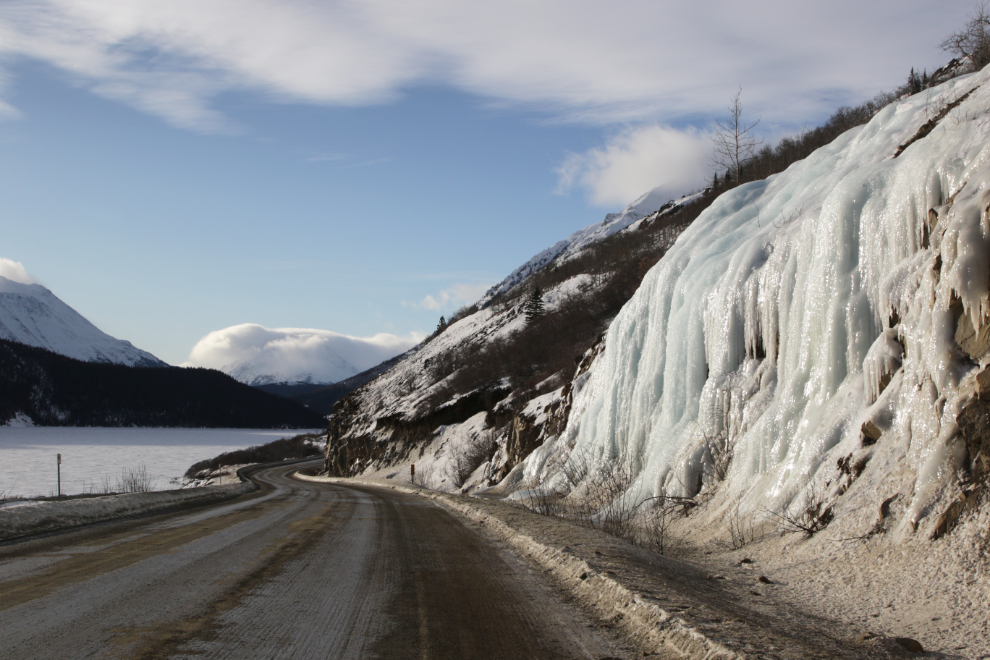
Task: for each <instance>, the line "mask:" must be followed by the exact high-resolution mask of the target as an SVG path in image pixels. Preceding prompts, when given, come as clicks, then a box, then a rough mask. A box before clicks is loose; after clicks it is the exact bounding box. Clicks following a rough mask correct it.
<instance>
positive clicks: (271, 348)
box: [183, 323, 423, 385]
mask: <svg viewBox="0 0 990 660" xmlns="http://www.w3.org/2000/svg"><path fill="white" fill-rule="evenodd" d="M422 340H423V336H422V335H421V334H418V333H413V334H410V335H408V336H406V337H399V336H396V335H391V334H386V333H380V334H377V335H374V336H372V337H350V336H348V335H342V334H338V333H336V332H330V331H329V330H315V329H310V328H266V327H264V326H261V325H258V324H257V323H242V324H241V325H235V326H231V327H229V328H224V329H222V330H216V331H214V332H211V333H209V334H208V335H206V336H205V337H203V338H202V339H200V340H199V341H198V342H197V343H196V345H195V346H194V347H193V349H192V351H191V352H190V354H189V360H188V361H187V362H186V363H185V364H184V365H183V366H196V367H210V368H213V369H220V370H221V371H224V372H226V373H229V374H230V375H231V376H233V377H234V378H237V379H238V380H240V381H241V382H245V383H248V384H249V385H263V384H266V383H278V382H289V383H294V382H303V383H335V382H337V381H340V380H343V379H345V378H349V377H350V376H353V375H355V374H357V373H360V372H362V371H364V370H366V369H370V368H371V367H373V366H375V365H377V364H379V363H381V362H383V361H385V360H387V359H389V358H391V357H394V356H396V355H398V354H400V353H403V352H405V351H407V350H408V349H410V348H412V347H413V346H415V345H416V344H417V343H419V342H420V341H422Z"/></svg>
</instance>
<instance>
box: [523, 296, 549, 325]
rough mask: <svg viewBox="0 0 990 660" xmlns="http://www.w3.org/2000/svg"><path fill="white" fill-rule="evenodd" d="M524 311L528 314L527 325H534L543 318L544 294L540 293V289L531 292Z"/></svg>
mask: <svg viewBox="0 0 990 660" xmlns="http://www.w3.org/2000/svg"><path fill="white" fill-rule="evenodd" d="M523 310H524V311H525V313H526V323H532V322H533V321H535V320H536V319H538V318H539V317H541V316H543V312H544V309H543V292H542V291H540V287H536V288H534V289H533V290H532V291H530V293H529V298H527V300H526V304H525V305H524V306H523Z"/></svg>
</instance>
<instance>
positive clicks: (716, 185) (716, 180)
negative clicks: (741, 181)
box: [712, 172, 718, 190]
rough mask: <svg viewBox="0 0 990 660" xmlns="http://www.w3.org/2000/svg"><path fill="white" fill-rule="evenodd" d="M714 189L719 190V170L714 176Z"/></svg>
mask: <svg viewBox="0 0 990 660" xmlns="http://www.w3.org/2000/svg"><path fill="white" fill-rule="evenodd" d="M712 190H718V172H716V173H715V176H713V177H712Z"/></svg>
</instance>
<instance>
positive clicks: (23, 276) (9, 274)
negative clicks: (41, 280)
mask: <svg viewBox="0 0 990 660" xmlns="http://www.w3.org/2000/svg"><path fill="white" fill-rule="evenodd" d="M0 277H6V278H7V279H8V280H12V281H14V282H20V283H21V284H36V283H37V280H36V279H34V278H33V277H31V276H30V275H29V274H28V272H27V270H25V268H24V264H22V263H21V262H20V261H14V260H13V259H6V258H4V257H0Z"/></svg>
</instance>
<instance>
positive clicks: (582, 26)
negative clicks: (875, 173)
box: [0, 0, 972, 132]
mask: <svg viewBox="0 0 990 660" xmlns="http://www.w3.org/2000/svg"><path fill="white" fill-rule="evenodd" d="M971 5H972V2H970V0H965V1H964V0H951V1H949V2H943V3H931V2H929V1H928V0H877V1H875V2H870V3H862V2H858V1H857V2H854V1H853V0H835V2H833V3H832V4H831V5H830V6H829V11H827V12H817V13H816V15H815V17H814V19H813V20H809V18H808V13H807V7H806V6H804V5H802V4H801V3H793V2H785V1H784V0H755V1H754V2H750V3H745V4H740V3H738V2H731V1H730V0H713V1H712V2H708V3H703V4H699V3H693V4H692V3H681V4H677V3H658V2H654V3H649V2H641V1H640V0H615V1H614V2H609V3H591V2H584V1H579V2H576V3H575V2H574V1H573V0H527V1H526V2H523V1H522V0H507V1H505V2H489V3H470V2H463V0H428V1H426V2H407V1H405V0H367V1H365V2H359V3H358V2H346V1H343V0H329V1H326V2H319V3H317V2H312V1H311V0H277V1H276V0H170V1H169V2H95V1H92V0H82V1H81V0H9V1H8V2H5V3H3V5H2V6H0V58H2V62H3V67H4V68H5V69H6V70H7V72H8V73H9V72H10V71H16V63H17V61H18V60H20V59H25V58H29V59H32V60H36V61H42V62H45V63H47V64H50V65H51V66H54V67H56V68H58V69H61V70H62V71H64V72H66V73H67V74H69V75H70V76H71V77H72V79H73V80H74V81H75V82H76V83H77V84H79V85H81V86H84V87H87V88H88V89H90V90H92V91H93V92H94V93H96V94H100V95H102V96H106V97H108V98H113V99H117V100H119V101H121V102H124V103H127V104H130V105H132V106H134V107H136V108H139V109H141V110H143V111H145V112H149V113H152V114H155V115H158V116H160V117H162V118H163V119H165V120H167V121H169V122H171V123H173V124H175V125H177V126H182V127H186V128H190V129H194V130H199V131H208V132H211V131H225V130H231V126H230V122H229V121H228V120H227V119H226V118H224V117H223V116H222V115H221V114H219V113H218V112H217V110H216V109H215V107H214V106H215V99H216V97H217V96H219V95H222V94H224V93H225V92H230V91H253V92H257V93H259V94H261V95H263V97H265V98H268V99H271V100H273V101H277V102H303V103H315V104H332V105H346V106H357V105H367V104H373V103H382V102H387V101H389V100H391V99H394V98H395V97H396V96H397V95H398V94H400V93H401V91H402V90H403V89H408V88H410V87H411V86H414V85H416V84H419V83H427V84H442V85H448V86H452V87H455V88H458V89H461V90H464V91H467V92H470V93H474V94H478V95H480V96H482V97H483V98H486V99H489V100H490V101H491V102H493V103H496V104H507V105H513V104H515V105H522V106H526V107H532V108H536V109H538V110H540V111H541V112H544V113H547V114H548V115H549V116H554V117H563V118H567V119H569V120H576V121H583V122H600V123H612V122H617V121H641V120H645V119H651V118H656V117H657V116H662V117H663V118H664V120H665V121H673V120H674V119H675V118H677V117H689V116H692V115H694V114H697V113H710V112H712V111H717V110H718V109H720V108H721V107H722V106H723V105H724V103H725V100H726V99H727V98H728V96H729V95H731V93H732V92H733V91H734V90H735V89H736V87H737V86H738V85H739V84H740V83H742V84H743V85H744V87H745V88H746V89H747V92H749V93H750V95H749V99H750V100H751V102H752V104H753V105H752V107H753V109H754V110H755V111H756V113H757V114H763V115H764V117H765V118H767V120H768V121H773V120H774V118H775V117H787V116H788V115H789V114H791V113H793V110H794V108H795V107H796V106H803V107H804V108H811V109H814V108H816V107H817V108H818V109H819V110H820V109H824V108H825V107H826V106H825V103H826V100H825V99H824V98H823V94H822V93H821V92H822V90H839V91H840V96H843V97H844V98H840V99H836V98H835V96H834V95H833V96H831V97H830V98H829V99H827V103H828V105H829V107H832V106H834V104H835V102H836V101H838V102H842V101H844V100H851V101H855V100H859V99H860V98H864V97H867V96H871V95H872V94H873V93H874V92H875V91H876V90H877V89H878V88H879V87H883V86H890V84H891V82H893V81H899V80H900V79H901V78H902V77H903V75H904V71H903V69H904V67H906V66H909V65H910V64H914V65H915V66H917V67H921V66H929V67H931V66H933V65H935V64H937V63H938V62H939V61H940V60H941V59H944V58H942V56H941V54H940V53H939V51H938V43H939V41H940V40H941V37H942V36H943V35H944V34H946V33H948V32H949V31H951V30H952V29H955V28H956V27H958V25H959V24H961V21H962V20H964V17H965V13H966V11H967V10H968V9H969V8H970V6H971ZM851 16H855V20H850V17H851ZM837 43H841V44H842V47H841V48H837V47H836V44H837ZM918 58H921V59H922V60H924V61H918ZM864 61H869V62H870V66H868V67H864V66H862V62H864ZM11 67H13V68H11ZM2 75H3V74H2V73H0V77H2ZM0 94H2V91H0ZM771 101H772V102H773V104H772V105H771V104H770V102H771ZM0 103H4V105H0V110H4V109H6V112H7V114H10V113H11V112H12V111H13V109H12V108H11V107H10V105H9V103H10V101H9V99H5V102H4V101H0Z"/></svg>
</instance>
